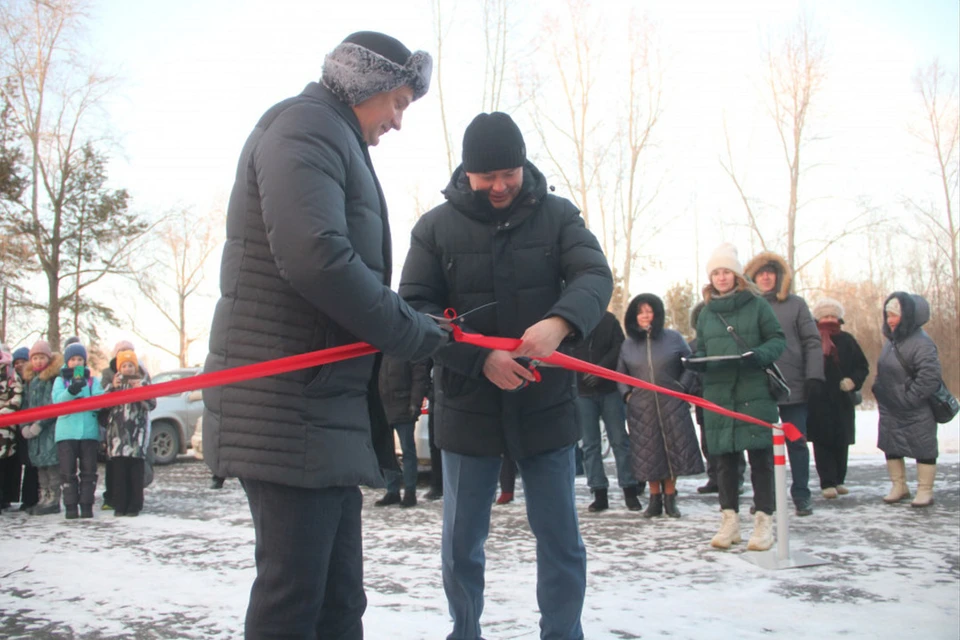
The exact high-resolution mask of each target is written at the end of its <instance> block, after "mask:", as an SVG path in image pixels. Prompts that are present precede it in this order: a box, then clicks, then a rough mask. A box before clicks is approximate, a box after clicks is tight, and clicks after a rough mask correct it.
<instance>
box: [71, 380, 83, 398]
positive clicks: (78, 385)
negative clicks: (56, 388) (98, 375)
mask: <svg viewBox="0 0 960 640" xmlns="http://www.w3.org/2000/svg"><path fill="white" fill-rule="evenodd" d="M84 382H86V380H79V379H77V378H73V379H72V380H70V386H68V387H67V391H69V392H70V395H74V396H75V395H77V394H79V393H80V390H81V389H83V384H84Z"/></svg>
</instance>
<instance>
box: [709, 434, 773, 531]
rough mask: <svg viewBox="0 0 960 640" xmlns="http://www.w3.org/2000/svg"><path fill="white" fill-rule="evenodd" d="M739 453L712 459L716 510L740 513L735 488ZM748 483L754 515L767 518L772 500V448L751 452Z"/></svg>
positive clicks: (748, 452) (771, 509) (738, 471)
mask: <svg viewBox="0 0 960 640" xmlns="http://www.w3.org/2000/svg"><path fill="white" fill-rule="evenodd" d="M742 455H743V454H742V453H739V452H738V453H722V454H719V455H717V456H716V461H717V487H718V488H719V489H720V508H721V509H733V510H734V511H739V510H740V491H739V487H738V485H737V483H738V481H739V478H740V469H739V465H740V461H739V459H740V458H741V457H742ZM747 456H748V457H749V458H750V482H751V483H753V504H754V505H755V506H756V507H757V511H763V512H764V513H766V514H768V515H770V514H772V513H773V511H774V506H775V504H776V499H775V498H774V493H773V448H770V449H751V450H749V451H747Z"/></svg>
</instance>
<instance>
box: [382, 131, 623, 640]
mask: <svg viewBox="0 0 960 640" xmlns="http://www.w3.org/2000/svg"><path fill="white" fill-rule="evenodd" d="M443 193H444V195H445V196H446V198H447V202H446V203H445V204H442V205H440V206H439V207H437V208H435V209H433V210H432V211H429V212H428V213H426V214H424V215H423V217H421V218H420V220H419V221H418V222H417V224H416V226H415V227H414V229H413V234H412V239H411V243H410V253H409V254H408V255H407V260H406V263H405V264H404V267H403V275H402V276H401V278H400V295H401V296H402V297H403V298H404V299H405V300H406V301H407V302H409V303H410V305H411V306H413V307H414V308H415V309H417V310H418V311H421V312H423V313H430V314H439V313H442V312H443V310H444V309H446V308H448V307H452V308H453V309H455V310H456V311H457V312H459V313H460V314H465V313H468V312H470V311H471V310H473V309H477V308H478V307H482V306H483V305H488V304H490V303H496V304H495V305H493V306H488V307H487V308H485V309H480V310H478V311H477V312H476V313H474V314H472V315H470V316H469V318H465V320H466V324H465V327H464V328H465V330H467V331H476V332H479V333H483V334H486V335H491V336H503V337H508V338H520V339H521V340H522V343H521V346H520V347H519V348H518V349H517V350H516V351H513V352H506V351H498V350H490V349H482V348H479V347H474V346H470V345H466V344H462V343H457V344H450V345H448V346H446V347H444V348H443V349H441V350H440V351H438V352H437V353H436V355H435V356H434V384H435V393H434V420H435V422H436V427H437V431H436V440H437V446H439V447H440V449H442V451H443V454H442V455H443V483H444V484H443V539H442V549H441V556H442V566H443V586H444V590H445V592H446V595H447V602H448V604H449V607H450V613H451V615H452V617H453V631H452V633H451V634H450V635H449V636H448V638H456V639H458V640H459V639H466V638H470V639H475V638H479V637H480V614H481V612H482V610H483V588H484V557H483V544H484V541H485V540H486V538H487V534H488V532H489V528H490V510H491V506H492V504H493V498H494V494H495V493H496V488H497V479H498V475H499V470H500V460H501V456H502V455H503V454H509V455H510V457H512V458H513V459H514V460H516V461H517V463H518V465H519V467H520V474H521V477H522V478H523V487H524V495H525V498H526V506H527V517H528V520H529V522H530V528H531V529H532V531H533V534H534V535H535V536H536V538H537V601H538V603H539V605H540V615H541V621H540V626H541V637H543V638H555V639H558V640H559V639H564V640H566V639H570V640H575V639H578V638H583V630H582V628H581V625H580V612H581V611H582V609H583V598H584V593H585V590H586V552H585V550H584V546H583V541H582V540H581V538H580V529H579V523H578V521H577V511H576V505H575V502H574V490H573V480H574V448H575V446H576V443H577V440H579V438H580V425H579V422H578V420H577V409H576V404H575V400H576V381H575V378H574V374H573V373H572V372H570V371H565V370H563V369H559V368H544V369H541V370H540V371H539V373H540V375H541V376H542V381H540V382H536V379H535V376H534V375H533V373H532V372H531V370H530V368H529V367H530V366H532V365H531V361H533V362H534V363H535V361H536V359H537V358H544V357H547V356H549V355H550V354H552V353H553V352H554V351H555V350H556V349H557V347H558V346H560V344H561V342H563V341H564V340H566V339H568V338H569V339H574V340H576V339H582V338H583V337H584V336H586V335H588V334H589V333H590V332H591V331H592V330H593V328H594V326H596V324H597V323H598V322H599V321H600V318H601V316H602V315H603V313H604V310H605V309H606V307H607V303H608V302H609V300H610V295H611V293H612V292H613V279H612V277H611V274H610V268H609V266H608V265H607V260H606V258H605V257H604V255H603V252H602V251H601V249H600V245H599V243H598V242H597V239H596V238H595V237H594V236H593V234H592V233H590V231H588V230H587V229H586V227H585V226H584V223H583V219H582V218H581V217H580V212H579V211H577V209H576V207H574V206H573V204H572V203H571V202H570V201H569V200H565V199H563V198H559V197H557V196H554V195H551V194H549V193H548V187H547V181H546V178H544V176H543V174H542V173H540V171H539V170H537V168H536V167H535V166H534V165H533V164H532V163H531V162H529V161H527V159H526V147H525V145H524V142H523V135H522V134H521V133H520V129H519V128H518V127H517V125H516V124H515V123H514V122H513V120H512V119H511V118H510V116H508V115H507V114H505V113H489V114H487V113H481V114H480V115H478V116H477V117H476V118H475V119H474V120H473V122H471V123H470V125H469V126H468V127H467V130H466V132H465V134H464V136H463V164H462V165H461V166H460V167H458V168H457V170H456V171H455V172H454V174H453V177H452V178H451V180H450V184H449V185H448V186H447V188H446V189H445V190H444V192H443Z"/></svg>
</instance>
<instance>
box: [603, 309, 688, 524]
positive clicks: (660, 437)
mask: <svg viewBox="0 0 960 640" xmlns="http://www.w3.org/2000/svg"><path fill="white" fill-rule="evenodd" d="M663 321H664V309H663V301H662V300H660V298H658V297H657V296H655V295H653V294H652V293H643V294H640V295H638V296H637V297H635V298H634V299H633V300H631V301H630V304H629V306H628V307H627V312H626V315H625V316H624V322H623V324H624V327H626V332H627V339H626V340H625V341H624V343H623V344H622V345H621V346H620V359H619V362H618V363H617V371H619V372H621V373H626V374H628V375H631V376H633V377H635V378H640V379H641V380H645V381H647V382H650V383H652V384H655V385H658V386H661V387H665V388H667V389H672V390H674V391H680V392H683V393H690V392H691V391H693V390H694V387H695V386H696V379H697V376H696V374H695V373H694V372H692V371H688V370H686V369H684V367H683V363H682V361H681V360H680V359H681V358H683V357H686V356H689V355H690V347H689V346H687V343H686V341H685V340H684V339H683V336H681V335H680V334H679V333H677V332H676V331H673V330H672V329H664V328H663ZM619 389H620V393H622V394H624V399H625V400H626V402H627V424H628V425H629V427H630V460H631V462H632V463H633V474H634V477H635V478H636V479H637V481H638V482H644V481H647V482H649V483H650V504H649V505H648V506H647V510H646V511H644V512H643V515H644V517H647V518H650V517H653V516H659V515H661V514H662V513H663V512H666V514H667V515H668V516H670V517H672V518H679V517H680V511H679V510H678V509H677V478H678V477H679V476H691V475H697V474H699V473H703V459H702V458H701V457H700V445H699V443H698V442H697V432H696V430H695V429H694V427H693V418H692V417H691V415H690V405H689V404H687V403H686V402H684V401H683V400H680V399H679V398H674V397H673V396H668V395H664V394H660V393H654V392H653V391H645V390H643V389H635V388H633V387H630V386H627V385H624V384H621V385H619ZM661 485H662V493H661Z"/></svg>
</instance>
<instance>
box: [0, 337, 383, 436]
mask: <svg viewBox="0 0 960 640" xmlns="http://www.w3.org/2000/svg"><path fill="white" fill-rule="evenodd" d="M376 352H377V349H374V348H373V347H371V346H370V345H369V344H366V343H364V342H356V343H354V344H348V345H344V346H342V347H333V348H332V349H323V350H321V351H313V352H310V353H304V354H301V355H298V356H288V357H286V358H278V359H277V360H270V361H268V362H262V363H257V364H248V365H244V366H242V367H234V368H232V369H224V370H223V371H215V372H213V373H202V374H200V375H198V376H193V377H190V378H180V379H178V380H171V381H170V382H161V383H159V384H148V385H145V386H142V387H138V388H136V389H124V390H123V391H115V392H112V393H105V394H103V395H102V396H95V397H92V398H78V399H76V400H68V401H67V402H58V403H54V404H48V405H45V406H43V407H36V408H34V409H26V410H24V411H14V412H13V413H10V414H7V415H5V416H0V427H9V426H10V425H14V424H29V423H31V422H36V421H38V420H46V419H48V418H56V417H58V416H65V415H68V414H71V413H80V412H82V411H96V410H97V409H103V408H105V407H115V406H117V405H120V404H130V403H131V402H141V401H143V400H149V399H151V398H159V397H160V396H171V395H175V394H178V393H183V392H185V391H198V390H200V389H206V388H208V387H218V386H220V385H224V384H232V383H234V382H241V381H243V380H253V379H254V378H264V377H267V376H275V375H278V374H281V373H288V372H290V371H297V370H299V369H306V368H307V367H317V366H320V365H323V364H330V363H332V362H340V361H341V360H349V359H351V358H359V357H360V356H367V355H370V354H372V353H376Z"/></svg>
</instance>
